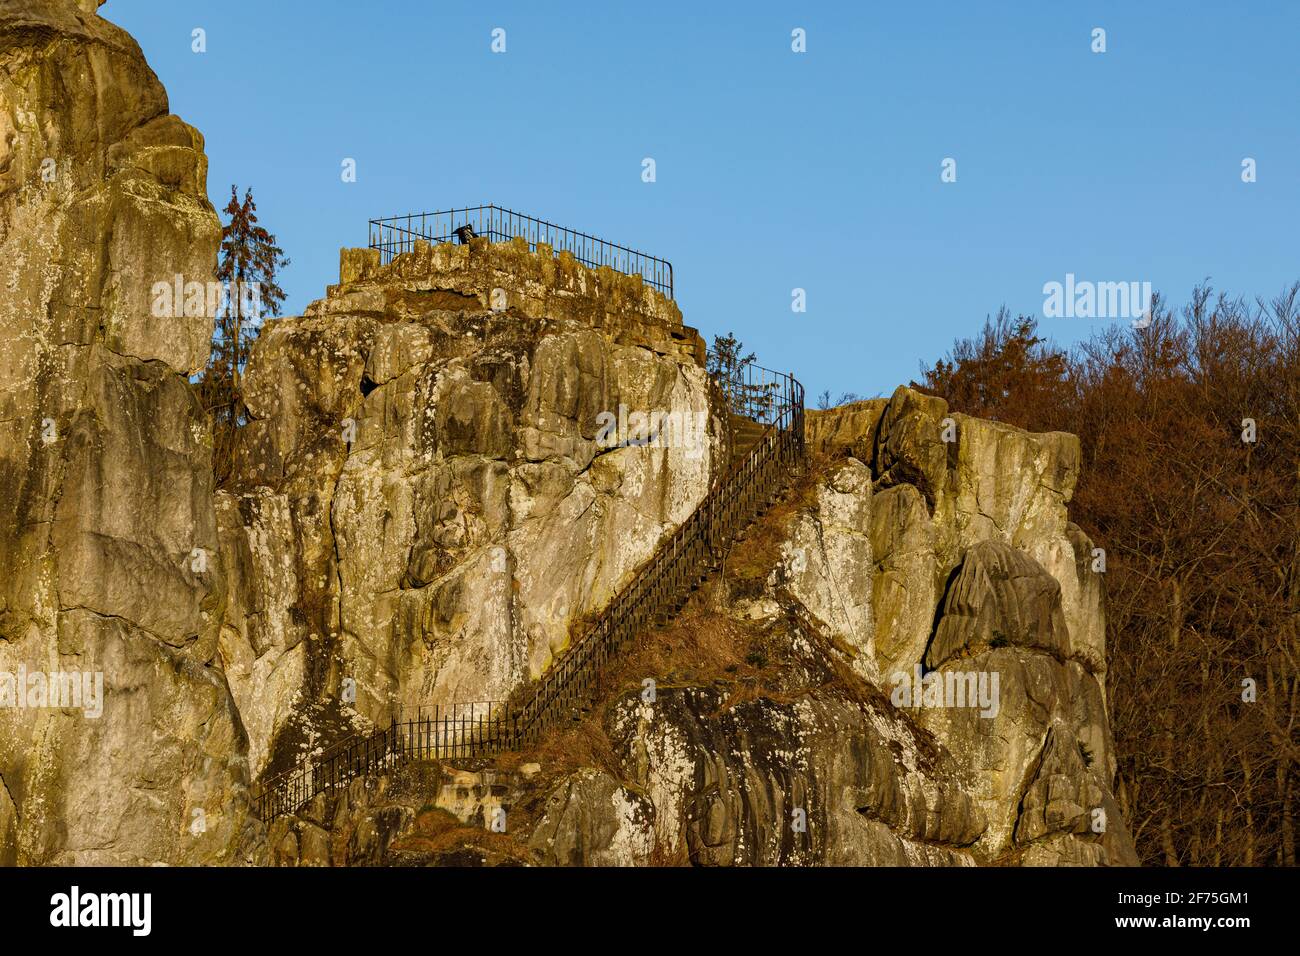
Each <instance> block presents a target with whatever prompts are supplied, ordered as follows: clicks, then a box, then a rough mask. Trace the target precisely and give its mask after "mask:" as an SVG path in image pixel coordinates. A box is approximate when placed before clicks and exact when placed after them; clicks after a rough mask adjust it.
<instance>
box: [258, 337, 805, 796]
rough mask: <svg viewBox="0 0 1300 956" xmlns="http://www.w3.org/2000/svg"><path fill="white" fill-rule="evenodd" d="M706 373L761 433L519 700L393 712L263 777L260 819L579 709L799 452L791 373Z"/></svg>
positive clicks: (790, 469) (488, 745)
mask: <svg viewBox="0 0 1300 956" xmlns="http://www.w3.org/2000/svg"><path fill="white" fill-rule="evenodd" d="M714 365H715V366H717V363H716V362H714ZM714 381H715V383H716V384H717V386H718V387H719V389H720V391H721V394H722V395H723V396H724V397H725V398H726V401H727V403H728V405H729V406H730V407H729V412H730V413H732V414H742V415H745V416H746V417H751V418H753V419H754V420H755V421H757V422H759V423H761V424H763V425H765V426H766V427H765V428H764V429H763V432H762V434H761V435H760V436H759V437H758V439H757V440H756V441H755V443H754V444H753V446H751V447H750V448H749V450H748V452H747V453H746V454H745V455H744V456H743V457H741V458H738V459H736V460H735V461H733V462H732V463H731V464H730V465H729V466H728V467H727V469H726V470H725V471H724V472H723V475H722V477H721V478H720V479H719V480H718V481H716V482H715V483H714V484H713V486H712V487H711V488H710V489H709V491H708V493H707V494H706V495H705V496H704V500H703V501H701V502H700V504H699V506H698V507H697V508H696V509H695V511H693V512H692V513H691V515H690V517H688V518H687V519H686V520H685V521H684V522H683V523H682V524H681V525H680V526H679V527H678V528H677V529H676V530H675V531H674V532H673V533H672V534H671V535H670V536H669V537H668V539H667V540H666V541H665V542H663V543H662V544H661V545H660V546H659V547H658V548H657V549H656V550H655V553H654V554H653V555H651V557H650V558H649V560H647V561H646V563H645V564H643V565H642V566H641V567H640V568H639V569H638V570H637V571H636V573H635V574H634V575H633V577H632V580H631V581H629V582H628V584H627V585H626V586H625V587H624V588H623V589H622V590H620V591H619V593H618V595H617V596H615V598H614V600H613V601H611V602H610V603H609V604H608V605H606V607H605V608H604V610H602V611H601V612H600V613H599V615H598V616H597V617H596V619H595V620H594V622H592V624H591V625H590V626H589V627H588V628H587V629H586V630H585V631H584V632H583V633H582V635H581V636H580V637H579V638H578V639H577V640H576V641H575V642H574V643H573V644H572V646H571V647H570V648H569V649H568V650H567V651H566V652H565V653H564V654H562V655H561V656H560V657H559V658H558V659H557V660H556V662H555V664H554V665H552V667H551V668H550V669H549V670H548V671H547V672H546V673H545V674H544V675H543V676H542V677H541V678H540V679H539V680H538V681H537V682H536V684H534V685H531V686H530V687H529V688H528V690H527V692H526V695H525V699H524V702H523V703H522V704H520V705H517V706H516V707H514V708H510V709H507V708H506V706H505V705H503V704H501V703H499V702H495V701H493V702H485V703H479V704H462V705H457V707H458V708H459V709H457V707H453V708H452V709H451V710H449V711H444V710H442V709H441V708H436V707H435V708H433V709H432V711H430V712H428V713H424V712H421V713H419V714H418V715H417V717H416V719H414V720H402V719H401V718H400V716H399V718H398V720H396V721H394V723H393V724H392V725H391V726H389V727H387V728H385V729H384V730H378V731H375V732H374V733H373V734H370V735H369V736H356V737H351V738H349V739H347V740H345V741H343V742H342V743H341V744H339V745H337V746H336V747H333V748H331V749H330V750H328V751H326V752H325V753H324V754H322V755H321V756H320V757H318V758H316V759H315V760H305V761H303V762H302V763H301V764H299V765H298V766H297V767H294V768H293V769H291V770H288V771H286V772H285V773H282V774H279V775H278V776H276V777H272V778H270V779H268V780H266V781H265V782H264V783H263V785H262V787H261V789H260V792H259V793H258V796H257V798H256V805H257V808H258V813H259V815H260V816H261V817H262V819H263V820H270V819H271V818H272V817H274V816H275V815H277V814H279V813H286V812H294V811H296V810H298V809H299V808H301V807H302V806H303V805H304V804H306V803H307V802H308V801H309V800H311V799H312V798H313V797H315V796H316V795H317V794H319V793H322V792H324V791H325V790H330V789H334V788H337V787H340V786H344V785H346V784H347V783H349V782H350V781H351V780H354V779H356V778H357V777H360V776H366V775H368V774H372V773H377V772H381V771H383V770H386V769H391V768H393V767H396V766H399V765H401V764H403V763H405V762H406V761H408V760H413V759H422V760H423V759H456V758H467V757H487V756H491V755H493V754H497V753H501V752H503V751H508V750H517V749H519V748H521V747H524V746H527V745H529V744H532V743H535V742H536V741H537V740H538V738H539V737H540V736H541V734H542V733H543V732H544V731H546V730H547V729H548V728H550V727H553V726H554V725H556V724H557V723H560V722H561V721H566V720H573V719H576V718H578V717H579V716H580V715H581V714H582V713H583V712H584V711H585V710H586V708H587V707H588V706H589V705H591V704H592V703H594V702H595V701H596V700H597V699H599V695H600V692H601V690H602V684H601V681H602V678H603V676H604V675H605V673H606V665H607V664H608V662H609V661H610V659H611V658H612V657H613V656H614V655H615V654H617V653H618V652H619V651H620V650H621V649H623V648H624V647H626V646H627V645H628V644H629V643H630V642H631V641H632V640H633V639H634V638H635V637H636V636H637V635H638V634H639V633H640V632H642V631H643V630H645V629H646V628H648V627H651V626H654V625H656V624H661V623H666V621H667V619H668V618H669V617H670V616H671V615H673V614H675V613H676V612H677V611H678V610H680V608H681V607H682V605H683V604H685V603H686V600H687V599H688V598H689V597H690V593H691V590H692V588H693V587H694V585H696V584H697V583H699V582H701V581H702V580H704V578H705V577H707V576H708V575H709V574H710V573H711V572H712V571H713V570H714V569H715V568H716V567H717V566H718V565H719V564H720V562H721V559H722V557H723V555H724V552H725V551H726V549H727V548H728V547H729V546H730V544H731V542H732V541H734V540H735V538H736V535H737V534H738V533H739V532H741V531H743V530H744V529H745V528H746V527H747V526H748V525H749V524H751V523H752V522H753V521H754V519H755V518H756V517H757V516H758V515H759V514H760V513H761V512H762V510H763V508H764V507H765V506H766V505H767V504H770V503H771V502H772V501H773V500H774V499H775V497H776V496H777V495H778V494H779V493H780V491H781V489H782V488H783V487H784V486H785V484H786V483H787V481H788V480H789V479H790V477H791V475H792V474H793V473H794V471H795V470H796V469H797V468H798V467H799V464H800V463H801V462H802V460H803V457H804V393H803V386H802V385H801V384H800V383H799V382H798V381H797V380H796V379H795V378H794V377H793V376H791V375H784V374H781V373H779V372H773V371H771V370H769V369H765V368H761V367H759V366H757V365H753V364H752V363H745V364H744V365H742V366H740V367H736V368H726V367H719V368H718V373H717V374H715V376H714ZM750 413H753V414H750ZM756 416H761V417H756ZM723 460H730V455H729V454H728V455H726V456H724V459H723Z"/></svg>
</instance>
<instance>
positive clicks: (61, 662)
mask: <svg viewBox="0 0 1300 956" xmlns="http://www.w3.org/2000/svg"><path fill="white" fill-rule="evenodd" d="M96 6H97V5H96V4H94V3H92V2H83V3H82V4H81V5H80V6H78V5H77V4H74V3H71V2H23V0H3V2H0V323H2V325H3V335H2V336H0V672H4V673H6V674H12V675H16V674H18V673H19V672H23V673H26V674H28V675H31V674H38V673H39V674H70V673H75V674H80V673H88V674H89V673H94V674H102V681H103V713H102V716H99V717H98V718H93V717H90V716H88V715H87V714H88V709H87V708H85V707H82V708H76V707H63V708H55V707H53V706H43V703H44V702H43V701H38V699H32V700H31V701H24V703H32V704H33V705H37V704H38V703H39V704H42V706H32V707H30V708H28V707H23V706H17V705H15V703H13V702H11V703H10V705H9V706H6V707H3V708H0V860H2V861H4V862H9V863H14V862H18V863H123V864H141V863H152V862H157V861H171V862H200V861H221V860H229V859H231V857H232V853H233V847H234V846H235V844H236V843H237V840H238V837H239V833H240V831H241V830H243V829H244V828H245V826H246V822H247V813H246V811H247V804H246V801H245V800H244V798H243V794H244V792H245V788H246V784H247V782H248V770H247V765H246V758H245V750H246V748H245V744H244V741H243V733H242V730H241V727H240V722H239V717H238V714H237V713H236V711H235V708H234V706H233V703H232V700H231V697H230V695H229V693H228V692H227V689H226V682H225V678H224V676H223V674H222V671H221V667H220V662H219V660H218V659H217V642H218V637H219V630H220V620H221V607H222V606H223V604H224V603H225V582H224V580H223V576H222V574H221V572H220V567H219V565H218V564H217V562H215V561H212V562H207V561H206V560H205V557H204V556H205V555H209V554H211V555H215V554H216V553H217V551H218V538H217V523H216V515H215V510H214V507H213V487H212V469H211V464H210V460H209V456H210V441H209V424H208V421H207V418H206V415H205V413H204V411H203V409H202V408H201V407H200V406H199V404H198V403H197V402H196V400H195V397H194V393H193V389H192V388H191V386H190V385H189V383H188V376H189V375H191V374H192V373H193V372H195V371H197V370H198V369H200V368H202V366H203V365H204V363H205V362H206V361H207V352H208V340H209V338H210V336H211V332H212V322H211V319H206V318H203V317H200V316H189V315H184V314H181V315H168V316H158V315H155V314H154V310H153V309H152V308H151V305H152V302H151V297H150V289H151V287H152V286H153V284H154V283H155V282H158V281H169V282H170V281H172V279H173V277H174V276H176V275H182V276H184V277H185V280H184V281H187V282H188V281H198V282H203V281H206V280H208V279H210V278H211V277H212V271H213V268H214V266H215V256H216V249H217V243H218V241H219V238H220V224H219V222H218V220H217V216H216V214H215V212H214V210H213V209H212V207H211V205H210V204H209V203H208V200H207V195H206V186H207V161H206V159H205V157H204V154H203V140H202V137H200V136H199V134H198V133H197V132H195V130H193V129H192V128H191V127H189V126H187V125H186V124H185V123H183V122H181V120H179V119H178V118H176V117H175V116H172V115H170V114H169V113H168V110H167V95H166V93H165V92H164V90H163V88H162V86H161V84H160V83H159V82H158V80H157V78H156V77H155V76H154V74H153V72H152V71H151V70H150V69H149V67H148V66H147V65H146V63H145V61H144V57H143V56H142V55H141V53H140V49H139V47H138V46H137V45H136V43H135V41H134V40H132V39H131V38H130V37H129V36H127V35H126V34H125V33H124V32H123V31H121V30H119V29H118V28H116V27H114V26H113V25H112V24H110V23H108V22H106V21H105V20H103V19H101V18H99V17H98V16H96V15H95V14H94V13H93V12H91V11H92V10H93V8H94V7H96ZM90 710H93V708H91V709H90Z"/></svg>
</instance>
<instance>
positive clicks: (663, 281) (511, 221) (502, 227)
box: [370, 206, 673, 299]
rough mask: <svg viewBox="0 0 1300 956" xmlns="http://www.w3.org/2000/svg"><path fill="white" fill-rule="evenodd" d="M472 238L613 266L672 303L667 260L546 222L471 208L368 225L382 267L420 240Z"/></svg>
mask: <svg viewBox="0 0 1300 956" xmlns="http://www.w3.org/2000/svg"><path fill="white" fill-rule="evenodd" d="M466 226H468V227H469V229H470V230H471V232H470V233H467V232H465V231H464V229H465V227H466ZM471 234H472V235H474V236H482V237H485V238H487V239H489V240H491V241H492V242H508V241H509V240H511V239H516V238H522V239H526V240H528V248H530V249H532V250H533V251H536V250H537V244H538V243H544V244H546V245H548V246H550V247H551V249H552V250H553V251H554V252H555V254H556V255H558V254H559V253H561V252H568V253H571V254H572V255H573V257H574V258H575V259H577V260H578V261H579V262H581V263H582V264H583V265H585V266H587V267H588V268H591V269H598V268H600V267H601V266H609V267H610V268H611V269H613V270H615V271H616V272H622V273H624V274H626V275H639V276H641V278H642V279H644V280H645V282H646V283H647V284H648V285H650V286H651V287H653V288H655V289H657V290H658V291H659V292H661V293H663V294H664V295H666V296H668V298H670V299H671V298H672V297H673V265H672V263H671V262H669V261H668V260H667V259H660V258H659V257H657V256H652V255H647V254H646V253H644V252H638V251H637V250H635V249H629V248H628V247H627V246H620V245H618V244H617V243H613V242H609V241H608V240H605V239H600V238H598V237H596V236H591V235H588V234H587V233H585V232H578V231H577V230H576V229H566V228H565V227H564V226H557V225H556V224H555V223H553V222H547V221H546V220H544V219H536V218H534V217H532V216H525V215H524V214H523V213H518V212H513V211H511V210H509V209H502V208H501V207H500V206H469V207H466V208H465V209H445V210H442V211H439V212H421V213H413V214H411V215H407V216H390V217H388V218H386V219H371V220H370V248H371V249H378V250H379V261H380V262H382V263H388V262H391V261H392V260H393V259H394V257H396V256H399V255H401V254H402V253H404V252H410V251H411V250H412V249H414V248H415V243H416V242H417V241H420V240H423V241H425V242H429V243H433V244H435V245H436V244H438V243H443V242H463V241H465V240H466V239H467V238H468V237H469V236H470V235H471Z"/></svg>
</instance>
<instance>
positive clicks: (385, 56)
mask: <svg viewBox="0 0 1300 956" xmlns="http://www.w3.org/2000/svg"><path fill="white" fill-rule="evenodd" d="M101 14H102V15H104V16H106V17H108V18H109V19H111V20H113V21H115V22H116V23H118V24H120V25H122V26H124V27H125V28H126V29H128V30H129V31H130V32H131V33H132V34H134V35H135V37H136V38H137V39H138V40H139V41H140V44H141V46H142V47H143V48H144V51H145V54H146V56H147V57H148V59H149V62H150V64H151V65H152V66H153V68H154V70H155V71H156V72H157V73H158V75H159V76H160V77H161V79H162V81H163V82H164V84H166V86H167V89H168V91H169V92H170V95H171V105H172V111H173V112H175V113H178V114H179V115H180V116H182V117H183V118H184V119H186V120H187V121H188V122H190V123H192V124H193V125H195V126H197V127H198V128H199V129H200V130H201V131H202V132H203V134H204V135H205V136H206V138H207V151H208V156H209V158H210V160H211V170H210V175H209V181H208V185H209V190H210V193H211V196H212V200H213V202H214V204H216V205H217V207H218V208H220V207H221V206H223V205H224V204H225V200H226V198H227V197H228V194H229V189H230V185H231V183H238V184H239V186H240V187H241V190H242V188H243V187H244V186H252V187H253V189H254V194H255V196H256V198H257V201H258V206H259V211H260V213H261V215H262V221H263V224H264V225H266V226H267V227H268V228H270V229H271V230H272V231H273V232H275V233H276V234H277V235H278V237H279V238H280V240H281V244H282V245H283V246H284V247H285V250H286V252H287V253H288V254H289V255H290V256H291V258H292V260H293V265H292V266H291V268H290V269H289V270H288V271H287V272H286V274H285V276H284V280H285V281H284V285H285V288H286V290H287V291H288V293H289V302H288V303H287V306H288V308H287V311H288V312H289V313H290V314H292V313H296V312H299V311H301V309H302V308H303V307H304V306H305V305H306V304H307V303H308V302H310V301H311V300H313V299H315V298H319V297H320V296H322V295H323V294H324V288H325V285H326V284H327V283H330V282H334V281H337V273H338V249H339V247H340V246H353V245H365V243H366V241H367V230H366V223H367V220H369V219H370V218H371V217H376V216H384V215H394V214H397V213H406V212H420V211H427V210H433V209H444V208H448V207H452V206H464V205H477V204H479V203H490V202H495V203H498V204H500V205H504V206H507V207H509V208H513V209H516V210H519V211H521V212H526V213H530V214H533V215H536V216H539V217H542V218H546V219H550V220H552V221H554V222H558V223H561V224H563V225H569V226H572V227H574V228H578V229H582V230H585V231H587V232H591V233H595V234H597V235H600V236H604V237H606V238H608V239H611V240H613V241H615V242H622V243H624V244H627V245H631V246H635V247H637V248H640V249H643V250H645V251H647V252H650V253H653V254H655V255H660V256H663V257H664V258H667V259H669V260H671V261H672V263H673V265H674V268H675V272H676V280H677V293H678V294H677V298H678V301H679V303H680V305H681V306H682V310H683V312H684V313H685V316H686V321H687V323H688V324H690V325H694V326H696V327H697V328H699V329H700V330H701V331H702V332H703V333H704V334H705V335H706V336H711V335H712V334H713V333H716V332H726V331H729V330H734V331H735V333H736V334H737V336H739V337H740V338H741V339H743V340H744V341H745V342H746V344H747V345H748V346H749V347H751V348H753V349H755V350H756V351H757V352H758V353H759V358H760V361H761V362H762V363H763V364H765V365H769V366H773V367H776V368H783V369H790V370H793V371H794V372H795V373H796V374H797V375H798V376H799V377H800V378H801V379H802V380H803V381H804V383H805V385H806V386H807V389H808V392H809V394H810V395H815V394H817V393H818V392H819V391H820V390H821V389H823V388H830V389H833V390H835V391H836V392H839V391H844V390H852V391H856V392H859V393H862V394H865V395H873V394H876V393H877V392H880V393H885V394H888V393H889V392H890V391H891V390H892V389H893V387H894V386H895V385H896V384H897V383H899V382H901V381H906V380H908V379H910V378H912V377H915V376H916V374H917V366H918V362H919V361H920V360H922V359H934V358H937V357H938V356H940V355H941V354H942V353H943V352H945V351H946V350H947V349H948V348H949V347H950V346H951V343H952V340H953V339H954V337H956V336H958V335H969V334H972V333H973V332H974V331H976V330H977V328H978V327H979V325H980V324H981V323H982V321H983V318H984V316H985V315H986V314H988V313H990V312H993V311H996V310H997V308H998V307H999V306H1000V305H1002V304H1003V303H1006V304H1007V305H1008V306H1009V307H1010V308H1011V309H1013V310H1015V311H1021V312H1027V313H1035V314H1038V315H1041V314H1042V311H1043V294H1042V287H1043V284H1044V283H1045V282H1049V281H1052V280H1056V281H1063V280H1064V277H1065V274H1066V273H1067V272H1072V273H1075V274H1076V275H1077V276H1078V277H1079V278H1081V279H1092V280H1094V281H1121V280H1147V281H1150V282H1151V283H1152V284H1153V285H1154V286H1155V288H1156V289H1157V290H1161V291H1163V292H1165V293H1166V294H1167V295H1168V296H1170V297H1172V299H1173V300H1174V301H1176V302H1182V301H1185V299H1186V298H1187V294H1188V293H1189V291H1190V290H1191V288H1192V286H1193V285H1194V284H1195V283H1197V282H1199V281H1201V280H1203V279H1205V278H1207V277H1208V278H1210V279H1212V280H1213V282H1214V284H1215V286H1216V287H1217V288H1221V289H1226V290H1229V291H1231V292H1233V293H1244V294H1248V295H1250V296H1254V295H1266V296H1272V295H1274V294H1276V293H1277V292H1278V291H1279V290H1280V289H1281V288H1282V287H1283V286H1284V285H1286V284H1289V283H1290V282H1292V281H1294V280H1296V279H1300V233H1298V231H1297V224H1298V223H1300V216H1297V212H1300V56H1297V53H1296V43H1297V37H1300V2H1297V0H1271V2H1270V0H1251V2H1230V0H1220V2H1209V0H1168V2H1160V0H1145V2H1142V3H1134V2H1131V0H1118V2H1082V0H1080V2H1064V0H1062V2H1056V0H1051V2H1045V0H1024V2H994V0H989V2H978V3H976V2H943V3H921V2H890V3H881V2H867V0H863V2H854V3H848V2H845V3H803V4H801V3H768V2H746V3H707V2H699V0H695V2H691V3H683V2H677V0H666V2H638V3H630V2H612V0H601V2H582V3H563V4H561V3H538V2H535V0H529V2H517V3H491V2H482V3H480V2H475V3H449V2H438V0H382V2H373V3H360V2H356V0H314V2H306V0H257V2H253V0H221V2H216V0H208V2H201V0H167V2H163V0H110V2H109V3H108V4H107V5H106V6H105V7H103V8H102V10H101ZM196 27H201V28H203V29H204V30H206V32H207V47H208V49H207V52H206V53H204V54H195V53H193V52H191V31H192V30H193V29H194V28H196ZM496 27H501V28H503V29H505V31H506V53H504V54H494V53H493V52H492V51H491V49H490V45H491V31H492V30H493V29H494V28H496ZM795 27H802V28H804V29H805V30H806V31H807V52H806V53H804V54H795V53H793V52H792V51H791V37H790V34H791V30H792V29H793V28H795ZM1094 27H1102V28H1104V29H1105V30H1106V31H1107V33H1106V42H1107V52H1105V53H1104V54H1095V53H1093V52H1092V50H1091V45H1092V37H1091V32H1092V30H1093V28H1094ZM345 157H352V158H355V159H356V161H357V167H358V181H357V182H356V183H344V182H342V181H341V178H340V169H341V167H340V163H341V162H342V160H343V159H344V158H345ZM644 157H653V158H654V159H655V161H656V164H657V182H655V183H653V184H647V183H643V182H642V180H641V162H642V159H643V158H644ZM946 157H952V158H954V159H956V161H957V181H956V182H955V183H942V182H941V181H940V166H941V163H942V161H943V160H944V158H946ZM1244 157H1253V158H1254V159H1255V160H1256V161H1257V164H1258V165H1257V168H1258V181H1257V182H1255V183H1253V184H1244V183H1243V182H1242V181H1241V162H1242V159H1243V158H1244ZM795 287H801V288H804V289H806V290H807V306H808V309H807V312H806V313H803V314H796V313H793V312H792V311H791V308H790V303H791V290H792V289H793V288H795ZM1042 327H1043V329H1044V330H1045V331H1046V332H1047V333H1048V334H1049V335H1050V336H1052V337H1053V338H1054V339H1056V340H1057V341H1058V342H1062V343H1069V342H1073V341H1075V340H1076V339H1078V338H1080V337H1084V336H1086V335H1087V334H1088V333H1089V331H1090V329H1091V327H1092V325H1091V323H1090V322H1089V321H1088V320H1085V319H1050V320H1044V321H1043V322H1042Z"/></svg>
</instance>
